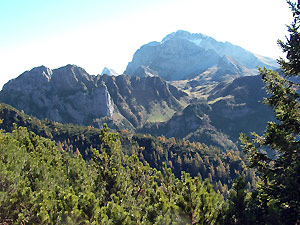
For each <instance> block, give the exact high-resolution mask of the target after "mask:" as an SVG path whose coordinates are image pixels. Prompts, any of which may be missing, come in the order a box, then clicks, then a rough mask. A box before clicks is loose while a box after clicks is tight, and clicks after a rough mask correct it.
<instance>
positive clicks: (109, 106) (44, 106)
mask: <svg viewBox="0 0 300 225" xmlns="http://www.w3.org/2000/svg"><path fill="white" fill-rule="evenodd" d="M186 96H187V94H186V93H184V92H182V91H179V90H178V89H177V88H176V87H174V86H172V85H170V84H168V83H166V82H165V81H164V80H162V79H161V78H160V77H157V76H147V77H143V78H138V77H132V76H128V75H120V76H109V75H106V74H104V75H98V76H93V75H89V74H88V73H87V72H86V71H85V70H84V69H82V68H80V67H78V66H75V65H67V66H64V67H61V68H58V69H54V70H51V69H49V68H47V67H45V66H41V67H37V68H33V69H32V70H30V71H26V72H24V73H23V74H21V75H20V76H19V77H17V78H16V79H13V80H11V81H9V82H8V83H7V84H5V85H4V87H3V90H2V91H1V92H0V102H4V103H7V104H10V105H12V106H13V107H15V108H17V109H19V110H24V112H25V113H27V114H29V115H34V116H36V117H38V118H40V119H44V118H48V119H51V120H53V121H57V122H62V123H76V124H83V125H94V126H96V127H102V125H103V123H108V124H109V125H110V127H111V128H119V129H120V128H126V129H130V130H135V129H136V128H137V127H140V126H142V125H143V124H144V123H146V122H148V121H151V122H161V121H166V120H168V119H170V118H171V117H172V116H173V114H174V113H175V112H177V111H180V110H182V109H183V108H184V106H185V101H184V98H186Z"/></svg>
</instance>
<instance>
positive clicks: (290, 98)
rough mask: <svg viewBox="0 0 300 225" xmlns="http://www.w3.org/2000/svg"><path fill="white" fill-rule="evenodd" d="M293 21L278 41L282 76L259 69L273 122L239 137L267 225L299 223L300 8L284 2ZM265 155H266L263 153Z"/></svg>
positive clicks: (294, 4) (297, 5) (292, 3)
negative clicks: (256, 174) (254, 174)
mask: <svg viewBox="0 0 300 225" xmlns="http://www.w3.org/2000/svg"><path fill="white" fill-rule="evenodd" d="M287 3H288V4H289V6H290V8H291V10H292V12H293V17H294V21H293V22H292V24H291V25H290V26H287V27H288V32H289V36H287V37H286V39H287V40H286V41H285V42H284V41H278V44H279V46H280V47H281V48H282V50H283V52H284V53H286V60H285V59H283V58H280V59H279V60H278V62H279V64H280V66H281V70H282V72H283V75H280V74H279V73H278V72H276V71H272V70H267V69H265V68H264V69H259V71H260V74H261V76H262V79H263V81H264V82H265V84H266V89H267V92H268V93H269V94H270V96H269V97H268V98H266V99H265V101H264V103H265V104H267V105H269V106H271V107H272V109H273V110H274V113H275V115H276V118H277V122H269V123H268V125H267V128H266V131H265V133H264V135H263V136H259V135H257V134H256V133H252V135H253V137H252V138H251V139H250V138H248V137H246V136H245V135H243V134H242V135H241V141H242V144H243V148H244V150H245V152H246V153H247V154H248V156H249V159H250V166H251V167H254V168H256V169H257V171H258V172H259V173H260V174H261V177H262V183H261V185H260V187H259V195H258V198H259V200H260V206H259V207H260V208H261V211H262V212H263V214H264V217H263V219H264V221H265V223H268V224H299V223H300V139H299V131H300V103H299V100H300V99H299V98H300V96H299V85H300V83H299V75H300V33H299V25H300V17H299V15H300V4H299V1H298V4H297V3H294V2H291V1H287ZM266 152H268V154H267V153H266Z"/></svg>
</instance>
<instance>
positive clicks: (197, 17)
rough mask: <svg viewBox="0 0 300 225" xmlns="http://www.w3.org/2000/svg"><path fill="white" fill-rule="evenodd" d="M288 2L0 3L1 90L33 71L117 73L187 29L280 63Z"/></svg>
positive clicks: (0, 0) (112, 0)
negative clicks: (73, 68)
mask: <svg viewBox="0 0 300 225" xmlns="http://www.w3.org/2000/svg"><path fill="white" fill-rule="evenodd" d="M291 22H292V15H291V12H290V9H289V7H288V4H287V3H286V2H285V0H252V1H248V0H226V1H224V0H213V1H207V0H109V1H107V0H43V1H41V0H26V1H24V0H12V1H9V0H0V63H1V66H0V89H1V87H2V85H3V84H4V83H6V82H7V81H8V80H10V79H12V78H15V77H17V76H18V75H20V74H21V73H23V72H24V71H26V70H30V69H32V68H33V67H36V66H40V65H45V66H47V67H49V68H51V69H55V68H58V67H61V66H64V65H66V64H76V65H78V66H80V67H83V68H84V69H85V70H86V71H87V72H88V73H90V74H99V73H101V71H102V69H103V67H105V66H106V67H108V68H112V69H114V70H116V71H117V72H118V73H122V72H123V71H124V70H125V68H126V66H127V64H128V62H130V61H131V59H132V56H133V54H134V52H135V51H136V50H137V49H138V48H140V47H141V46H142V45H143V44H146V43H148V42H151V41H161V40H162V39H163V37H165V36H166V35H167V34H169V33H171V32H174V31H177V30H186V31H189V32H191V33H202V34H205V35H208V36H211V37H213V38H215V39H216V40H217V41H223V42H225V41H229V42H231V43H232V44H236V45H239V46H241V47H243V48H245V49H247V50H249V51H251V52H253V53H257V54H260V55H264V56H268V57H272V58H278V56H279V55H281V50H280V49H279V48H278V46H277V44H276V41H277V39H284V38H285V35H286V34H287V29H286V26H285V25H286V24H290V23H291Z"/></svg>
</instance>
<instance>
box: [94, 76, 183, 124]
mask: <svg viewBox="0 0 300 225" xmlns="http://www.w3.org/2000/svg"><path fill="white" fill-rule="evenodd" d="M97 79H98V80H97V82H98V83H99V82H100V83H105V84H106V86H107V88H108V91H109V93H110V94H111V97H112V99H113V101H114V103H115V106H116V108H117V109H118V111H119V112H120V114H122V115H123V116H124V117H125V118H126V119H127V120H128V121H129V122H130V123H131V124H132V125H133V126H134V127H140V126H142V125H143V124H144V123H145V122H147V121H156V122H157V121H159V122H161V121H165V120H167V119H170V118H171V117H172V115H173V114H174V113H175V112H177V111H180V110H181V109H182V108H183V107H184V98H185V97H187V94H186V93H184V92H182V91H179V90H178V89H177V88H175V87H174V86H172V85H170V84H168V83H166V82H165V81H164V80H162V79H161V78H160V77H157V76H153V77H150V76H147V77H142V78H139V77H133V76H128V75H120V76H117V77H115V76H108V75H103V76H99V77H98V78H97Z"/></svg>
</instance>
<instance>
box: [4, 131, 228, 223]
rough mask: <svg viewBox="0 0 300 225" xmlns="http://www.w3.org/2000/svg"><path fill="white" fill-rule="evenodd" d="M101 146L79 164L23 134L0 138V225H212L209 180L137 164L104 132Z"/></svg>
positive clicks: (214, 198) (217, 200)
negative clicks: (88, 158)
mask: <svg viewBox="0 0 300 225" xmlns="http://www.w3.org/2000/svg"><path fill="white" fill-rule="evenodd" d="M100 139H101V151H100V152H99V151H97V150H95V149H92V150H91V151H92V157H91V160H88V161H85V160H83V158H82V157H81V156H80V155H79V156H77V155H75V154H74V155H70V154H69V153H67V152H64V151H61V150H59V149H58V148H57V147H56V146H55V143H54V142H52V141H50V140H48V139H45V138H42V137H40V136H37V135H36V134H34V133H33V132H28V131H27V129H26V128H22V127H19V128H17V127H16V126H15V127H14V128H13V131H12V133H4V132H3V131H1V132H0V168H1V170H0V223H4V224H5V223H8V224H186V223H189V224H217V223H218V219H219V218H220V215H221V214H222V205H223V198H222V196H221V195H219V194H217V193H216V192H215V191H214V189H213V187H212V185H210V184H209V182H208V181H205V182H204V183H202V182H200V181H199V179H198V178H192V177H191V176H190V175H189V174H187V173H183V174H182V177H181V179H177V178H175V175H174V174H173V173H172V172H171V169H170V168H168V167H167V165H166V164H164V166H163V169H162V172H160V171H157V170H156V169H153V168H151V167H150V166H149V165H143V163H142V162H140V161H139V159H138V157H137V156H135V155H133V156H128V155H125V154H124V153H123V152H122V150H121V143H120V139H119V137H118V135H117V134H115V133H111V132H109V129H108V128H107V126H105V127H104V129H102V130H101V134H100Z"/></svg>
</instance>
